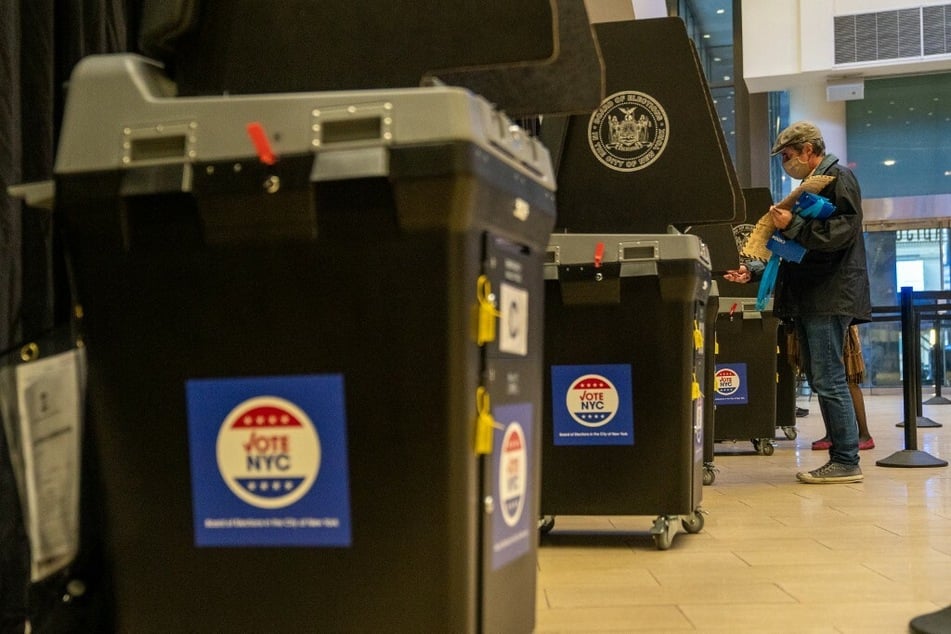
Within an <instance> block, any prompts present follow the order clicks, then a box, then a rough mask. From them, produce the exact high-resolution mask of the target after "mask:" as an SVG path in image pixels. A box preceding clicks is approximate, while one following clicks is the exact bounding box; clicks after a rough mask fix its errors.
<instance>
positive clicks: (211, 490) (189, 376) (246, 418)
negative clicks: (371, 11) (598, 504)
mask: <svg viewBox="0 0 951 634" xmlns="http://www.w3.org/2000/svg"><path fill="white" fill-rule="evenodd" d="M255 142H256V143H257V145H255ZM56 186H57V191H56V212H57V214H58V217H60V218H61V219H62V220H63V221H64V222H65V228H66V236H67V243H68V246H69V249H70V254H71V256H72V265H73V269H74V276H75V282H76V287H77V292H78V297H79V298H80V300H81V302H82V306H83V310H84V314H85V317H84V327H85V333H86V339H85V340H86V344H87V351H88V359H89V384H88V386H89V397H88V421H87V432H88V433H87V434H86V437H85V440H86V444H85V450H86V460H87V463H88V466H89V467H90V468H89V470H88V471H86V472H85V473H84V475H83V477H84V478H85V482H86V485H87V486H86V490H87V493H88V495H87V497H86V498H85V499H84V501H83V506H84V511H83V512H84V513H87V514H98V530H97V532H96V534H94V535H92V536H91V537H92V538H98V539H100V540H101V543H102V550H103V557H102V558H101V559H100V560H98V563H97V564H93V566H92V567H91V568H87V569H86V570H85V573H86V574H85V577H84V580H85V581H86V583H87V584H88V586H89V589H90V592H97V593H105V596H106V599H105V601H104V605H105V606H106V608H107V612H108V616H107V617H106V618H107V620H108V621H109V624H108V628H107V629H108V630H109V631H119V632H184V631H209V632H211V631H215V632H226V631H261V632H263V631H269V632H315V631H320V632H326V631H347V632H352V631H377V632H383V631H387V632H392V631H408V632H474V631H483V632H530V631H532V629H533V627H534V619H535V600H536V597H535V578H536V548H537V530H536V523H537V518H538V512H539V511H538V495H539V488H540V485H539V469H540V467H539V462H538V457H539V441H540V436H541V426H540V420H541V393H542V356H541V345H542V325H543V317H542V308H543V305H542V301H541V300H542V293H543V281H542V274H543V254H544V250H545V246H546V244H547V242H548V236H549V235H550V232H551V228H552V227H553V225H554V217H555V205H554V194H553V189H554V186H553V174H552V171H551V166H550V161H549V158H548V154H547V151H546V150H545V149H544V148H543V147H542V146H541V145H540V144H539V143H537V142H536V141H534V140H533V139H531V138H528V137H527V136H525V135H524V134H522V133H520V132H519V131H518V130H517V129H516V128H515V127H513V126H511V123H510V122H509V121H508V120H507V119H506V118H505V116H504V115H502V114H500V113H499V112H498V111H496V110H495V109H493V108H492V107H491V105H490V104H489V103H488V102H486V101H485V100H483V99H481V98H478V97H476V96H473V95H472V94H471V93H469V92H468V91H466V90H463V89H458V88H444V87H436V88H416V89H414V88H410V89H392V90H384V91H351V92H339V93H292V94H272V95H267V96H260V95H257V96H256V95H249V96H239V97H237V96H230V97H229V96H224V97H188V98H185V97H175V91H174V86H173V85H171V83H170V82H169V81H168V80H167V79H166V78H165V77H164V75H163V73H162V71H161V69H160V68H159V67H157V66H156V65H154V64H151V63H149V62H148V61H146V60H144V59H142V58H139V57H135V56H125V55H120V56H105V57H89V58H86V60H84V61H83V62H82V63H81V64H80V65H79V66H78V67H77V70H76V72H75V73H74V75H73V78H72V81H71V85H70V98H69V103H68V104H67V110H66V116H65V123H64V128H63V135H62V142H61V146H60V149H59V154H58V157H57V166H56ZM97 566H98V569H97Z"/></svg>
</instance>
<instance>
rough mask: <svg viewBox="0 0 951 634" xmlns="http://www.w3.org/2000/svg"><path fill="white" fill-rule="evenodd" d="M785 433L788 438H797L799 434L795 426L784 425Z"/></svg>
mask: <svg viewBox="0 0 951 634" xmlns="http://www.w3.org/2000/svg"><path fill="white" fill-rule="evenodd" d="M783 433H784V434H786V438H788V439H789V440H796V437H797V436H799V432H798V430H796V428H795V427H783Z"/></svg>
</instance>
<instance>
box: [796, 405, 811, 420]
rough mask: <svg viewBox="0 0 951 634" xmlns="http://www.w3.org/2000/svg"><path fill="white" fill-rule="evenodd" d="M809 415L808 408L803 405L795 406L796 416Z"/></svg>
mask: <svg viewBox="0 0 951 634" xmlns="http://www.w3.org/2000/svg"><path fill="white" fill-rule="evenodd" d="M808 415H809V410H808V409H806V408H805V407H797V408H796V418H804V417H806V416H808Z"/></svg>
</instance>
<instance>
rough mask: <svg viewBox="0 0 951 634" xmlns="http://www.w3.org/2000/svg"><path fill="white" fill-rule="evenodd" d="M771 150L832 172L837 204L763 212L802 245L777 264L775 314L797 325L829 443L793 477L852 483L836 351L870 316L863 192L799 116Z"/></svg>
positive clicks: (847, 408)
mask: <svg viewBox="0 0 951 634" xmlns="http://www.w3.org/2000/svg"><path fill="white" fill-rule="evenodd" d="M771 153H772V154H773V155H776V154H781V155H782V157H783V169H784V170H785V171H786V173H787V174H789V176H791V177H792V178H795V179H800V180H801V179H805V178H807V177H809V176H813V175H825V176H827V177H831V179H830V182H829V183H828V184H827V185H826V186H825V187H824V188H823V189H822V190H821V191H820V192H819V195H820V196H823V197H825V198H827V199H828V200H829V201H830V202H831V203H832V204H833V205H834V206H835V211H833V212H832V214H831V215H830V216H828V217H826V218H824V219H818V218H814V219H807V218H804V217H802V216H799V215H796V214H793V213H792V212H791V211H789V210H787V209H781V208H780V207H777V206H775V205H774V206H772V207H770V209H769V214H770V217H771V218H772V220H773V224H774V225H775V226H776V228H777V229H779V230H780V231H781V232H782V234H783V236H784V237H785V238H787V239H789V240H795V241H796V242H798V243H799V244H801V245H802V246H803V247H805V248H806V249H807V251H806V254H805V256H804V257H803V258H802V261H801V262H798V263H797V262H792V261H787V260H783V261H782V263H781V264H780V266H779V272H778V274H777V277H776V290H775V295H774V300H773V312H774V314H776V316H777V317H779V318H780V319H782V320H783V321H784V322H785V323H788V324H792V325H793V326H794V327H795V329H796V333H797V335H798V337H799V346H800V355H801V362H802V367H803V369H804V371H805V373H806V378H807V379H808V380H809V385H810V387H811V388H812V390H813V392H814V393H815V394H816V395H817V396H818V400H819V408H820V410H821V412H822V417H823V420H824V422H825V425H826V429H828V430H829V437H830V440H831V441H832V446H831V447H830V448H829V462H827V463H826V464H825V465H823V466H821V467H819V468H818V469H814V470H812V471H807V472H802V473H798V474H796V477H797V478H799V480H800V481H802V482H806V483H810V484H826V483H833V482H858V481H860V480H862V478H863V475H862V469H861V468H860V467H859V453H858V452H859V449H858V445H859V438H858V427H857V425H856V422H855V410H854V408H853V406H852V398H851V396H850V395H849V387H848V383H847V381H846V372H845V365H844V363H843V361H842V351H843V349H844V346H845V337H846V333H847V331H848V329H849V326H850V325H852V324H857V323H864V322H868V321H871V313H872V306H871V300H870V298H869V283H868V269H867V266H866V262H865V242H864V239H863V236H862V194H861V191H860V189H859V184H858V181H857V180H856V179H855V175H854V174H853V173H852V171H851V170H849V169H848V168H847V167H845V166H843V165H840V164H839V159H838V158H836V157H835V156H834V155H832V154H826V148H825V141H824V140H823V138H822V134H821V132H820V131H819V129H818V128H817V127H816V126H815V125H813V124H812V123H809V122H807V121H799V122H797V123H794V124H792V125H790V126H789V127H788V128H786V129H785V130H783V131H782V132H781V133H780V134H779V137H778V138H777V139H776V143H775V145H773V148H772V152H771ZM749 276H750V270H749V269H748V268H747V267H745V266H741V267H740V268H739V269H737V270H735V271H728V272H727V274H726V275H725V277H726V279H728V280H731V281H737V282H745V281H749V279H750V277H749Z"/></svg>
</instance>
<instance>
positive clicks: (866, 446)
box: [859, 437, 875, 451]
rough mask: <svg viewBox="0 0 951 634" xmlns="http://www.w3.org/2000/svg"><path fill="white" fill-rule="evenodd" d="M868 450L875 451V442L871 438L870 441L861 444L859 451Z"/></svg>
mask: <svg viewBox="0 0 951 634" xmlns="http://www.w3.org/2000/svg"><path fill="white" fill-rule="evenodd" d="M866 449H875V441H874V440H873V439H872V438H871V437H870V438H869V439H868V440H863V441H862V442H860V443H859V451H864V450H866Z"/></svg>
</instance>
